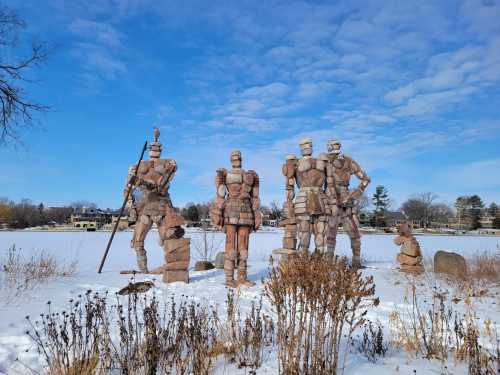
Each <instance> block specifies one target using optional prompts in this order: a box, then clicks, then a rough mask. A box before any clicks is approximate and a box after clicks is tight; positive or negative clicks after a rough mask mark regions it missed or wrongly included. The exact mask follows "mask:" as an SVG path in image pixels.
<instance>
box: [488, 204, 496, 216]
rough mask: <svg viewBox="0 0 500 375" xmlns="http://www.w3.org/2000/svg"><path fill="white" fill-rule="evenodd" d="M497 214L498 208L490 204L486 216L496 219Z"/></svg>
mask: <svg viewBox="0 0 500 375" xmlns="http://www.w3.org/2000/svg"><path fill="white" fill-rule="evenodd" d="M497 213H498V206H497V204H496V203H495V202H492V203H491V204H490V206H489V207H488V214H489V215H490V216H493V217H496V216H497Z"/></svg>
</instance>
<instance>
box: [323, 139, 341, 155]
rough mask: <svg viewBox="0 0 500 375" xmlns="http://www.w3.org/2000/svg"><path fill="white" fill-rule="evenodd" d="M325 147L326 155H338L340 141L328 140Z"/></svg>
mask: <svg viewBox="0 0 500 375" xmlns="http://www.w3.org/2000/svg"><path fill="white" fill-rule="evenodd" d="M326 147H327V149H328V153H329V154H336V155H338V154H340V148H341V147H342V145H341V144H340V141H339V140H337V139H330V140H329V141H328V142H327V144H326Z"/></svg>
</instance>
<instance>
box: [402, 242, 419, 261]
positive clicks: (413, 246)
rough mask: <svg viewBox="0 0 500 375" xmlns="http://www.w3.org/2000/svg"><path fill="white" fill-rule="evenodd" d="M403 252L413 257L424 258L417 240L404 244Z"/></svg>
mask: <svg viewBox="0 0 500 375" xmlns="http://www.w3.org/2000/svg"><path fill="white" fill-rule="evenodd" d="M401 252H402V253H404V254H406V255H409V256H411V257H419V256H422V252H421V251H420V245H419V244H418V242H417V240H416V239H415V238H413V239H411V240H409V241H405V242H403V244H402V245H401Z"/></svg>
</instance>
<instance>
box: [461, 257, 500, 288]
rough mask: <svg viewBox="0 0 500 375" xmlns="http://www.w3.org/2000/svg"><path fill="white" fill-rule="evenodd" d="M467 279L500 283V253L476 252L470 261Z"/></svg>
mask: <svg viewBox="0 0 500 375" xmlns="http://www.w3.org/2000/svg"><path fill="white" fill-rule="evenodd" d="M468 266H469V270H468V273H467V279H469V280H477V281H481V282H483V283H500V253H496V254H494V253H491V252H487V251H485V252H482V253H478V254H474V256H473V257H472V258H471V259H470V260H469V262H468Z"/></svg>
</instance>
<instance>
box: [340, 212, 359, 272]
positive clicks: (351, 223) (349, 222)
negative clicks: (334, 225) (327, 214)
mask: <svg viewBox="0 0 500 375" xmlns="http://www.w3.org/2000/svg"><path fill="white" fill-rule="evenodd" d="M342 225H343V226H344V230H345V231H346V233H347V235H348V236H349V238H350V239H351V249H352V266H353V267H357V268H359V267H361V234H360V233H359V229H358V225H357V223H356V220H355V219H354V217H353V215H352V211H351V210H350V209H348V210H346V213H345V215H344V217H343V218H342Z"/></svg>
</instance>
